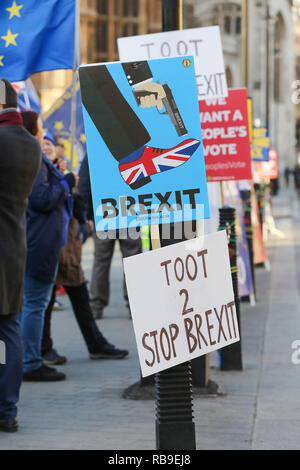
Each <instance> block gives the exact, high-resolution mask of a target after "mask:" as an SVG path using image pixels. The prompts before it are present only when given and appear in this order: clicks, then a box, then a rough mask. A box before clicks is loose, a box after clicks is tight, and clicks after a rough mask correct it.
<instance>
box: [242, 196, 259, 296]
mask: <svg viewBox="0 0 300 470" xmlns="http://www.w3.org/2000/svg"><path fill="white" fill-rule="evenodd" d="M241 195H242V200H243V208H244V222H245V229H246V237H247V245H248V252H249V259H250V269H251V278H252V286H253V294H254V296H255V295H256V286H255V270H254V252H253V227H252V222H251V212H252V206H251V191H250V190H248V189H244V190H242V191H241ZM242 300H244V301H248V302H249V296H245V297H242Z"/></svg>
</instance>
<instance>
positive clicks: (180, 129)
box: [133, 82, 188, 137]
mask: <svg viewBox="0 0 300 470" xmlns="http://www.w3.org/2000/svg"><path fill="white" fill-rule="evenodd" d="M156 83H158V84H160V83H159V82H156ZM162 88H163V89H164V92H165V94H166V96H165V98H163V99H162V102H163V104H164V106H165V109H166V112H163V113H161V112H160V111H158V112H159V114H168V116H169V117H170V119H171V121H172V123H173V124H174V126H175V129H176V132H177V135H178V136H179V137H181V136H183V135H186V134H187V133H188V131H187V130H186V128H185V125H184V122H183V120H182V117H181V115H180V112H179V109H178V107H177V104H176V102H175V100H174V96H173V93H172V91H171V89H170V87H169V86H168V84H167V83H165V84H164V85H162ZM133 94H134V97H135V99H136V102H137V104H138V106H140V105H141V98H142V97H145V96H150V95H155V98H157V95H158V93H156V92H151V91H143V90H141V91H139V90H137V91H135V90H133Z"/></svg>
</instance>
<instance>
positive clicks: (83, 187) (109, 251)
mask: <svg viewBox="0 0 300 470" xmlns="http://www.w3.org/2000/svg"><path fill="white" fill-rule="evenodd" d="M78 191H79V193H80V194H81V195H82V196H83V197H84V200H85V202H86V204H87V219H88V220H89V222H90V224H91V225H92V226H93V219H94V212H93V202H92V193H91V185H90V173H89V165H88V157H87V155H85V157H84V158H83V160H82V163H81V167H80V170H79V183H78ZM93 238H94V245H95V253H94V262H93V270H92V279H91V296H90V299H91V300H90V304H91V307H92V312H93V315H94V317H95V319H100V318H102V316H103V309H104V308H105V307H106V306H107V305H108V302H109V295H110V284H109V272H110V265H111V261H112V257H113V253H114V246H115V241H116V240H115V239H111V238H109V237H107V238H102V239H100V238H98V237H97V235H96V230H93ZM116 238H117V239H118V240H119V245H120V249H121V252H122V256H123V258H126V257H127V256H133V255H137V254H139V253H141V252H142V242H141V238H140V237H139V238H138V239H134V238H130V236H129V231H128V236H127V237H126V238H124V237H123V236H121V232H120V231H119V230H118V231H117V234H116ZM123 296H124V300H125V304H126V307H127V308H128V312H129V316H130V317H131V313H130V308H129V300H128V294H127V289H126V283H125V278H124V281H123Z"/></svg>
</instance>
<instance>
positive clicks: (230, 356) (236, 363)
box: [219, 207, 243, 370]
mask: <svg viewBox="0 0 300 470" xmlns="http://www.w3.org/2000/svg"><path fill="white" fill-rule="evenodd" d="M219 212H220V226H219V230H224V229H226V230H227V234H228V249H229V259H230V266H231V277H232V285H233V292H234V301H235V308H236V315H237V321H238V326H239V332H240V337H241V321H240V299H239V292H238V267H237V239H236V232H235V221H236V209H234V208H233V207H222V208H221V209H219ZM220 353H221V370H243V365H242V341H241V340H240V341H238V342H237V343H234V344H231V345H229V346H226V347H224V348H221V349H220Z"/></svg>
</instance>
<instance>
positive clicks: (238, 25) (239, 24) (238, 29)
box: [235, 16, 242, 35]
mask: <svg viewBox="0 0 300 470" xmlns="http://www.w3.org/2000/svg"><path fill="white" fill-rule="evenodd" d="M241 30H242V19H241V17H240V16H239V17H238V18H237V19H236V20H235V34H237V35H240V34H241Z"/></svg>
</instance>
